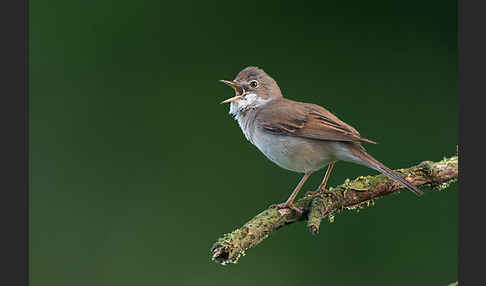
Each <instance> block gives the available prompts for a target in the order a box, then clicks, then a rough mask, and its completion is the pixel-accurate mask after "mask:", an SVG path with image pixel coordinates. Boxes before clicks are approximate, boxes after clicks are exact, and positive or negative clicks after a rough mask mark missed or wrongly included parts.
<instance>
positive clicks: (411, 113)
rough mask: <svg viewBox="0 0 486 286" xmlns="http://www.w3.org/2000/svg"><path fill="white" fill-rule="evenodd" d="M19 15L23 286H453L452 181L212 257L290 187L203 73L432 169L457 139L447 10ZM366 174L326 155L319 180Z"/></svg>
mask: <svg viewBox="0 0 486 286" xmlns="http://www.w3.org/2000/svg"><path fill="white" fill-rule="evenodd" d="M30 6H31V8H30V33H31V36H30V39H31V41H30V47H31V51H30V55H31V58H30V60H31V64H30V75H31V78H30V80H31V101H30V104H31V106H30V108H31V128H30V141H31V193H30V203H31V213H30V219H31V233H30V236H31V272H30V273H31V284H32V285H36V286H37V285H49V286H57V285H116V286H121V285H245V286H247V285H279V286H282V285H320V284H327V285H445V284H447V283H450V282H452V281H455V280H457V266H458V263H457V227H458V219H457V216H458V215H457V184H455V185H454V186H453V187H451V188H450V189H449V190H448V191H446V192H437V191H433V192H427V193H426V195H425V196H424V197H422V198H417V197H415V196H414V195H413V194H411V193H409V192H405V191H404V192H402V193H401V194H399V195H391V196H389V197H386V198H383V199H381V200H378V201H377V202H376V205H375V206H374V207H373V208H367V209H364V210H363V211H361V212H360V213H359V214H356V213H355V212H351V211H347V212H344V213H343V214H341V215H339V216H337V217H336V221H335V222H334V223H333V224H328V223H324V224H323V226H322V229H321V233H320V234H319V235H318V236H315V237H314V236H312V235H311V234H310V233H309V232H308V231H307V230H306V229H305V224H303V223H299V224H294V225H291V226H289V227H287V228H285V229H282V230H280V231H278V232H276V233H275V234H274V236H272V237H270V238H269V239H268V240H266V241H265V242H264V243H262V244H261V245H259V246H258V247H256V248H254V249H251V250H249V251H248V253H247V254H248V255H247V256H246V257H244V258H242V259H241V261H240V262H239V263H238V264H237V265H230V266H220V265H217V264H215V263H213V262H211V261H210V259H209V248H210V247H211V245H212V243H213V242H214V241H215V240H216V239H217V238H218V237H220V236H221V235H223V234H224V233H226V232H229V231H231V230H232V229H234V228H235V227H239V226H240V225H241V224H243V223H244V222H245V221H246V220H248V219H249V218H250V217H252V216H253V215H255V214H256V213H258V212H260V211H262V210H264V209H265V208H266V207H267V206H268V205H270V204H272V203H279V202H282V201H284V200H285V199H286V198H287V197H288V195H289V194H290V192H291V190H292V189H293V187H294V186H295V185H296V184H297V182H298V181H299V179H300V174H295V173H292V172H289V171H286V170H283V169H280V168H279V167H277V166H276V165H274V164H273V163H272V162H270V161H269V160H268V159H266V158H265V157H264V156H263V155H262V154H261V153H259V151H258V150H257V149H256V148H255V147H253V146H252V145H251V144H250V143H249V142H247V141H246V140H245V139H244V136H243V134H242V133H241V131H240V129H239V128H238V126H237V123H236V122H235V121H234V120H233V119H232V118H231V117H230V115H229V114H228V106H222V105H219V102H220V101H221V100H223V99H225V98H227V97H229V96H232V95H233V91H232V90H231V89H230V88H228V87H227V86H224V85H223V84H221V83H219V82H218V80H219V79H233V78H234V77H235V76H236V74H237V73H238V72H239V71H240V70H241V69H243V68H244V67H246V66H248V65H256V66H259V67H261V68H263V69H264V70H265V71H267V72H268V73H269V74H270V75H271V76H272V77H274V78H275V79H276V80H277V82H278V83H279V85H280V87H281V89H282V91H283V93H284V95H285V96H286V97H288V98H291V99H295V100H300V101H306V102H313V103H316V104H320V105H323V106H325V107H326V108H328V109H329V110H330V111H332V112H333V113H335V114H336V115H338V116H339V117H340V118H341V119H343V120H344V121H345V122H347V123H349V124H350V125H352V126H354V127H356V128H357V129H358V130H359V131H360V133H361V134H362V135H363V136H364V137H367V138H370V139H372V140H376V141H378V142H379V144H378V145H369V144H367V145H366V147H367V149H368V151H369V152H370V153H371V154H373V155H374V156H375V157H377V158H378V159H380V160H381V161H383V162H384V163H385V164H387V165H388V166H389V167H391V168H399V167H406V166H410V165H412V164H417V163H419V162H421V161H423V160H440V159H442V158H443V157H444V156H451V155H454V153H455V151H456V144H457V130H458V124H457V117H458V111H457V109H458V108H457V98H458V97H457V78H458V73H457V17H456V1H449V0H447V1H435V2H434V1H418V0H411V1H406V2H403V1H384V0H383V1H359V0H356V1H321V2H314V3H305V4H298V2H290V1H288V2H280V1H106V0H103V1H87V0H85V1H79V0H77V1H76V0H75V1H61V0H46V1H30ZM323 173H324V170H323V171H322V172H321V173H319V174H315V175H314V176H312V177H311V179H310V180H309V181H308V183H307V184H306V185H305V188H304V192H305V191H313V190H314V189H315V188H316V187H317V185H318V184H319V182H320V180H321V178H322V175H323ZM367 174H376V172H375V171H373V170H370V169H367V168H365V167H362V166H358V165H352V164H349V163H338V164H337V165H336V168H335V170H334V172H333V175H332V177H331V178H330V182H329V185H330V186H333V185H337V184H340V183H342V182H343V181H344V179H345V178H353V177H355V176H358V175H367ZM243 178H245V179H243ZM248 178H251V180H248Z"/></svg>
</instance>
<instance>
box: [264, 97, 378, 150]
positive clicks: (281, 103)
mask: <svg viewBox="0 0 486 286" xmlns="http://www.w3.org/2000/svg"><path fill="white" fill-rule="evenodd" d="M256 119H257V122H258V123H259V125H260V126H261V127H263V128H264V129H265V130H266V131H268V132H271V133H273V134H279V135H288V136H297V137H305V138H311V139H317V140H331V141H349V142H367V143H373V144H376V142H374V141H372V140H369V139H366V138H363V137H361V136H360V134H359V132H358V131H357V130H356V129H354V128H353V127H351V126H350V125H348V124H346V123H344V122H343V121H341V120H340V119H339V118H337V117H336V116H335V115H334V114H332V113H331V112H329V111H328V110H326V109H325V108H323V107H321V106H319V105H316V104H311V103H303V102H297V101H292V100H289V99H286V98H280V99H277V100H273V101H271V102H269V103H267V105H266V106H265V108H263V109H262V110H261V111H260V112H259V113H258V115H257V118H256Z"/></svg>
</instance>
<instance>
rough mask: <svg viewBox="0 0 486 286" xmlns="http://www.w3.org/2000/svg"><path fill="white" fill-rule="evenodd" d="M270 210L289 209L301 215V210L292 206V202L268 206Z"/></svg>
mask: <svg viewBox="0 0 486 286" xmlns="http://www.w3.org/2000/svg"><path fill="white" fill-rule="evenodd" d="M270 208H276V209H277V210H280V209H291V210H294V211H296V212H297V213H298V214H299V215H301V214H302V212H303V211H302V209H300V208H298V207H296V206H295V205H294V203H292V202H285V203H281V204H272V205H270Z"/></svg>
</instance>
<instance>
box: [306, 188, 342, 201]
mask: <svg viewBox="0 0 486 286" xmlns="http://www.w3.org/2000/svg"><path fill="white" fill-rule="evenodd" d="M322 194H326V195H330V196H332V197H334V199H337V200H341V197H340V196H339V195H338V194H337V193H336V192H335V191H331V190H328V189H318V190H317V191H315V192H307V193H306V195H311V196H315V195H322Z"/></svg>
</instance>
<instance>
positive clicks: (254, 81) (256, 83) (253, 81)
mask: <svg viewBox="0 0 486 286" xmlns="http://www.w3.org/2000/svg"><path fill="white" fill-rule="evenodd" d="M250 86H251V87H252V88H257V87H258V81H256V80H252V81H250Z"/></svg>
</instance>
